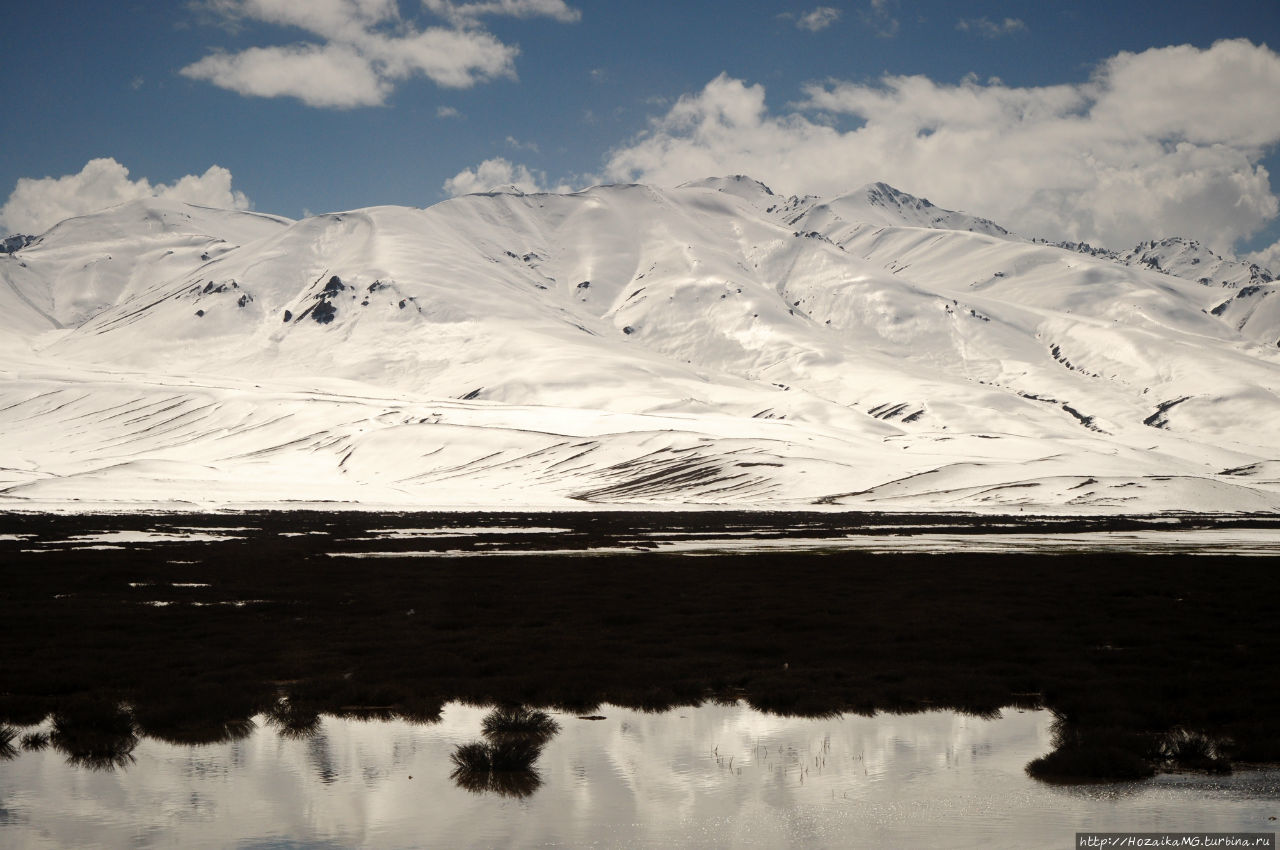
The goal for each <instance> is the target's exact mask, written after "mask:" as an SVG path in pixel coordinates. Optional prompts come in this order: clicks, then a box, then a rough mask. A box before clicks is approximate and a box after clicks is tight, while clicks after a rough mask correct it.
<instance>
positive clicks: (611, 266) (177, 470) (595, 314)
mask: <svg viewBox="0 0 1280 850" xmlns="http://www.w3.org/2000/svg"><path fill="white" fill-rule="evenodd" d="M1277 287H1278V285H1277V284H1276V283H1275V282H1274V281H1273V280H1272V278H1271V276H1270V274H1269V273H1267V272H1266V271H1265V270H1262V269H1258V268H1257V267H1256V266H1255V267H1249V266H1247V265H1245V264H1240V263H1237V262H1235V261H1232V260H1230V259H1228V258H1222V257H1219V256H1217V255H1215V254H1213V253H1212V252H1210V251H1208V250H1207V249H1204V248H1201V247H1200V246H1199V245H1197V244H1195V243H1190V242H1185V241H1182V240H1166V241H1165V242H1162V243H1148V244H1145V245H1142V246H1139V247H1138V248H1137V249H1135V251H1133V252H1129V253H1128V254H1124V255H1120V254H1111V253H1109V252H1102V251H1095V250H1093V249H1090V248H1089V247H1088V246H1081V245H1050V244H1045V243H1042V242H1038V241H1033V240H1028V239H1025V238H1022V237H1020V236H1018V235H1015V234H1013V233H1011V232H1009V231H1007V230H1005V229H1004V228H1003V227H1000V226H999V225H997V224H995V223H993V222H990V221H987V220H985V219H980V218H975V217H972V216H968V215H966V214H963V213H956V212H951V211H948V210H942V209H939V208H938V207H935V206H933V205H932V204H930V203H929V202H928V201H925V200H923V199H920V198H914V197H912V196H910V195H906V194H904V193H901V192H898V191H897V190H895V189H893V188H892V187H889V186H886V185H884V184H873V185H871V186H867V187H865V188H863V189H861V190H859V191H857V192H854V193H852V194H850V195H847V196H844V197H840V198H833V199H820V198H813V197H806V198H797V197H791V198H782V197H779V196H777V195H774V194H773V193H772V192H771V191H770V190H769V189H768V187H766V186H763V185H762V184H760V183H758V182H756V181H753V180H749V179H747V178H744V177H731V178H716V179H711V180H704V181H699V182H697V183H692V184H686V185H684V186H682V187H680V188H678V189H673V190H659V189H655V188H652V187H648V186H635V185H630V186H606V187H597V188H593V189H590V190H587V191H584V192H577V193H572V194H539V195H523V194H519V193H515V192H513V193H493V194H484V195H471V196H466V197H461V198H455V199H452V200H449V201H446V202H444V203H441V204H439V205H437V206H435V207H431V208H429V209H426V210H417V209H408V208H397V207H375V208H369V209H364V210H355V211H351V212H345V213H339V214H332V215H323V216H316V217H313V218H309V219H306V220H303V221H299V222H291V221H288V220H286V219H280V218H276V217H271V216H263V215H259V214H254V213H246V212H239V211H231V210H213V209H207V208H201V207H194V206H190V205H185V204H180V203H176V202H171V201H163V200H145V201H138V202H134V203H130V204H125V205H123V206H120V207H116V208H113V209H111V210H108V211H105V212H103V213H99V214H95V215H90V216H84V217H81V218H77V219H71V220H68V221H66V222H63V223H62V224H60V225H58V226H57V227H55V228H53V229H52V230H50V231H48V232H47V233H45V234H44V235H43V236H41V237H39V238H37V239H35V240H34V241H32V242H31V243H30V244H27V245H25V246H23V247H20V248H19V249H18V250H16V251H14V252H13V253H11V254H4V255H0V327H2V328H3V343H0V368H3V369H4V373H5V377H4V381H3V383H2V384H0V440H2V441H3V442H2V444H3V445H4V447H5V448H4V450H3V455H0V506H4V505H8V506H11V507H16V506H24V505H26V506H75V505H79V506H81V507H84V506H89V505H95V504H96V505H101V504H121V503H128V504H137V503H167V502H184V503H192V502H194V503H197V504H201V505H220V504H242V505H243V504H255V503H261V502H281V501H285V500H294V501H335V502H343V503H350V504H356V503H359V504H362V505H369V506H385V505H404V506H417V505H422V506H427V505H430V506H441V505H445V506H450V505H454V506H464V505H468V506H475V505H499V504H502V505H517V504H518V505H530V506H544V507H565V506H571V505H575V504H643V505H653V506H660V505H667V504H682V505H688V504H736V505H758V506H761V507H774V506H778V505H782V504H791V505H804V504H828V505H843V506H858V507H866V508H874V507H876V506H878V505H885V506H890V505H891V506H893V507H894V508H903V507H913V508H931V507H945V508H948V509H953V508H956V507H967V508H980V507H984V506H987V507H992V508H999V509H1006V510H1007V509H1008V508H1009V506H1012V505H1018V506H1033V507H1036V508H1042V509H1043V508H1047V507H1054V508H1056V509H1064V510H1088V511H1099V510H1123V511H1148V510H1229V511H1238V510H1263V511H1274V510H1277V509H1280V444H1278V443H1280V440H1278V439H1277V437H1276V433H1277V432H1276V428H1275V421H1276V419H1277V414H1280V395H1278V394H1280V347H1278V346H1280V297H1275V293H1276V289H1277Z"/></svg>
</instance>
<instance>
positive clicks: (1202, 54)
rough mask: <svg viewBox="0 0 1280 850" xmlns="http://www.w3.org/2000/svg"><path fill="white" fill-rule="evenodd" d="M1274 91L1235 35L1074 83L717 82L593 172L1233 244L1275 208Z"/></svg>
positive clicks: (913, 79) (1278, 126) (1269, 75)
mask: <svg viewBox="0 0 1280 850" xmlns="http://www.w3.org/2000/svg"><path fill="white" fill-rule="evenodd" d="M1277 91H1280V55H1277V54H1276V53H1275V51H1273V50H1271V49H1270V48H1268V47H1266V46H1265V45H1255V44H1252V43H1250V42H1249V41H1246V40H1234V41H1220V42H1218V43H1216V44H1214V45H1213V46H1212V47H1209V48H1207V49H1201V48H1196V47H1192V46H1178V47H1166V48H1155V49H1151V50H1147V51H1144V52H1142V53H1119V54H1116V55H1115V56H1113V57H1111V58H1109V59H1107V60H1106V61H1104V62H1103V63H1101V64H1100V65H1099V66H1098V67H1097V68H1096V69H1095V72H1094V74H1093V75H1092V77H1091V79H1089V80H1088V81H1087V82H1084V83H1079V84H1069V85H1057V86H1043V87H1014V86H1009V85H1006V84H1004V83H1003V82H1001V81H999V80H988V81H985V82H984V81H981V80H978V79H975V78H969V79H965V80H963V81H961V82H959V83H957V84H948V83H940V82H937V81H935V80H932V79H929V78H928V77H925V76H918V75H917V76H892V75H887V76H884V77H882V78H880V79H879V80H875V81H872V82H856V81H848V80H827V81H823V82H815V83H812V84H810V85H808V86H806V87H805V89H804V92H803V98H802V99H801V100H799V101H798V102H795V103H791V104H789V105H788V106H787V108H786V109H785V110H783V111H778V110H775V109H772V108H770V106H769V105H768V104H767V103H766V99H765V95H766V92H765V88H764V86H762V85H759V84H755V85H753V84H750V83H748V82H747V81H744V80H740V79H735V78H733V77H730V76H728V75H724V74H722V75H721V76H719V77H717V78H716V79H714V80H712V81H711V82H710V83H708V84H707V85H706V86H705V87H704V88H703V89H702V90H701V91H699V92H696V93H692V94H688V95H685V96H684V97H682V98H680V100H679V101H678V102H677V103H676V104H675V105H674V106H673V107H671V108H670V110H669V111H668V112H667V113H666V114H665V115H661V116H659V117H657V118H655V119H654V120H653V122H652V126H651V127H650V129H649V130H647V131H646V132H645V133H643V134H641V135H640V136H639V137H638V138H635V139H633V140H631V141H630V142H628V143H626V144H623V145H621V146H619V147H618V148H616V149H615V150H613V151H612V152H611V153H610V154H609V156H608V158H607V161H606V163H605V167H604V173H603V175H602V177H603V178H604V179H606V180H624V181H625V180H638V181H643V182H652V183H656V184H659V185H677V184H679V183H681V182H683V181H685V180H690V179H696V178H698V177H701V176H703V175H706V174H718V173H724V172H740V173H745V174H750V175H752V176H753V177H756V178H757V179H760V180H763V181H764V182H766V183H769V184H770V185H772V186H774V187H775V188H776V189H779V190H782V191H785V192H796V193H813V194H830V193H831V192H833V191H840V190H843V189H845V188H847V187H850V186H857V185H860V184H863V183H867V182H870V181H874V180H884V181H887V182H889V183H891V184H893V185H895V186H900V187H902V188H904V189H906V190H907V191H911V192H913V193H915V194H921V195H927V196H929V197H930V198H931V199H932V200H934V201H935V202H937V203H940V204H943V205H944V206H953V207H956V206H959V207H964V208H966V209H968V210H969V211H970V212H974V213H977V214H980V215H983V216H986V217H988V218H992V219H994V220H997V221H1001V222H1003V223H1005V224H1006V225H1008V226H1012V227H1015V228H1017V229H1018V230H1019V231H1020V232H1023V233H1028V234H1037V235H1041V236H1046V237H1051V238H1056V239H1072V240H1085V241H1090V242H1097V243H1100V244H1104V245H1107V246H1109V247H1115V246H1124V245H1129V244H1132V243H1134V242H1137V241H1139V240H1142V239H1147V238H1153V237H1163V236H1171V235H1188V236H1193V237H1195V238H1198V239H1202V240H1203V241H1205V242H1207V243H1208V244H1210V245H1212V246H1213V247H1214V248H1215V249H1221V250H1230V249H1231V248H1232V246H1233V245H1234V244H1235V243H1236V242H1237V241H1238V240H1240V239H1243V238H1247V237H1248V236H1250V235H1251V234H1254V233H1256V232H1258V231H1259V230H1260V229H1261V228H1262V227H1263V226H1264V225H1265V224H1266V223H1267V222H1268V221H1270V220H1271V219H1273V218H1274V217H1275V216H1276V214H1277V212H1278V210H1280V204H1278V201H1277V198H1276V195H1275V192H1274V191H1273V190H1272V187H1271V184H1270V180H1269V174H1268V173H1267V170H1266V169H1265V168H1264V167H1262V166H1261V165H1260V164H1259V161H1260V160H1261V158H1262V157H1263V156H1264V155H1265V154H1266V152H1267V151H1268V150H1269V149H1272V148H1274V147H1275V146H1276V145H1277V144H1278V143H1280V111H1278V110H1276V109H1275V94H1276V92H1277Z"/></svg>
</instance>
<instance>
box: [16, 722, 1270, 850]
mask: <svg viewBox="0 0 1280 850" xmlns="http://www.w3.org/2000/svg"><path fill="white" fill-rule="evenodd" d="M487 713H488V710H487V709H484V708H477V707H472V706H464V705H459V704H456V703H451V704H449V705H447V706H446V707H445V710H444V712H443V714H442V717H441V720H440V721H439V722H438V723H432V724H428V725H420V724H412V723H408V722H404V721H389V722H361V721H353V720H339V719H334V718H328V717H326V718H325V719H324V720H323V722H322V723H321V724H320V725H319V727H318V731H317V732H316V734H315V735H313V736H311V737H305V738H299V737H285V736H281V735H280V734H278V733H277V731H276V729H275V728H274V727H272V726H270V725H268V724H266V723H265V721H264V718H261V717H260V718H258V728H257V729H256V731H254V732H253V733H252V734H251V735H250V736H249V737H246V738H243V739H241V740H238V741H234V742H231V743H225V744H216V745H209V746H201V747H188V746H173V745H169V744H164V743H161V742H158V741H154V740H149V739H144V740H143V741H142V742H141V743H140V744H139V745H138V746H137V748H136V749H135V750H134V752H133V759H134V760H133V763H132V764H130V765H129V766H127V767H125V768H124V769H120V770H114V771H98V772H94V771H91V770H87V769H84V768H77V767H72V766H70V765H68V764H66V763H65V761H64V759H65V757H64V756H63V755H62V754H60V753H59V752H57V751H56V750H55V749H53V748H47V749H43V750H39V751H27V752H19V753H18V754H17V755H16V757H15V758H13V759H12V760H11V761H8V762H5V763H4V764H3V766H2V767H0V843H3V844H4V845H5V846H13V847H73V846H75V847H79V846H89V845H92V846H96V847H107V848H110V847H135V846H144V845H147V846H150V845H155V846H178V847H189V848H206V847H208V848H212V847H229V846H240V847H245V846H253V847H263V846H271V847H286V846H287V847H290V848H302V847H315V848H320V847H323V848H333V847H371V848H391V847H548V846H573V847H578V846H593V847H672V846H679V847H724V846H731V847H770V848H772V847H818V846H826V847H884V846H947V847H992V846H995V847H1028V846H1069V845H1070V843H1071V839H1072V837H1073V835H1074V833H1075V832H1076V831H1078V830H1093V831H1119V830H1125V831H1128V830H1156V829H1159V830H1178V831H1229V830H1251V831H1267V832H1270V831H1273V830H1274V829H1275V826H1274V822H1272V821H1269V820H1268V818H1269V817H1271V816H1275V815H1276V814H1277V813H1278V812H1280V771H1238V772H1237V773H1235V774H1234V775H1232V776H1229V777H1213V778H1210V777H1205V776H1191V775H1166V776H1159V777H1157V778H1155V779H1152V780H1147V781H1144V782H1131V783H1114V784H1105V785H1089V786H1054V785H1047V784H1044V783H1040V782H1036V781H1034V780H1032V779H1030V778H1028V777H1027V776H1026V774H1025V772H1024V767H1025V765H1026V763H1027V762H1028V761H1029V760H1031V759H1032V758H1034V757H1036V756H1038V755H1041V754H1043V753H1044V752H1046V751H1048V750H1049V749H1050V748H1051V742H1050V739H1051V731H1050V723H1051V720H1052V718H1051V716H1050V715H1049V714H1048V713H1047V712H1035V711H1027V712H1022V711H1017V710H1012V709H1010V710H1006V711H1005V712H1004V713H1003V714H1002V716H1000V717H998V718H991V719H983V718H977V717H972V716H966V715H961V714H956V713H954V712H949V711H936V712H928V713H923V714H912V715H877V716H875V717H861V716H852V715H846V716H841V717H834V718H823V719H797V718H784V717H778V716H774V715H769V714H763V713H760V712H757V711H754V710H752V709H750V708H748V707H746V706H744V705H741V704H734V705H716V704H707V705H704V706H701V707H698V708H681V709H676V710H672V711H668V712H663V713H658V714H651V713H644V712H640V711H636V710H631V709H621V708H617V707H612V706H605V707H602V708H601V709H600V710H599V711H598V712H597V713H596V715H595V717H597V718H599V719H584V718H578V717H575V716H573V715H571V714H555V715H553V716H554V719H555V720H556V721H557V722H558V723H559V725H560V731H559V733H558V734H556V735H555V736H554V737H553V738H551V740H550V741H548V742H547V743H546V744H545V745H544V746H543V747H542V748H541V750H540V754H539V757H538V760H537V761H536V763H535V767H534V770H535V771H536V776H535V777H533V778H532V780H530V778H529V777H528V776H526V777H524V778H523V779H521V780H520V781H517V782H512V783H510V784H506V785H503V784H501V783H499V784H498V785H497V786H494V787H491V788H490V790H484V791H478V792H477V791H469V790H466V788H465V787H464V785H465V784H466V783H463V782H461V781H460V780H459V779H458V778H457V777H456V776H455V775H452V774H453V773H454V771H453V764H452V763H451V761H450V755H451V753H453V752H454V751H455V749H456V748H457V747H458V746H459V745H462V744H465V743H468V742H472V741H477V740H483V738H482V735H481V727H482V722H483V719H484V717H485V715H486V714H487ZM471 784H472V787H476V784H475V783H471ZM481 785H483V783H481ZM504 789H505V790H504Z"/></svg>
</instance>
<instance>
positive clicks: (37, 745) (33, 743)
mask: <svg viewBox="0 0 1280 850" xmlns="http://www.w3.org/2000/svg"><path fill="white" fill-rule="evenodd" d="M48 748H49V733H48V732H28V733H27V734H25V735H23V736H22V749H24V750H26V751H27V752H29V753H38V752H40V751H41V750H46V749H48Z"/></svg>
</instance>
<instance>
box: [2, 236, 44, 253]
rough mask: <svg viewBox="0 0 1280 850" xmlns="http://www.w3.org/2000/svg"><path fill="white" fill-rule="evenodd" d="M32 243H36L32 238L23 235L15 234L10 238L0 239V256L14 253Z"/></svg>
mask: <svg viewBox="0 0 1280 850" xmlns="http://www.w3.org/2000/svg"><path fill="white" fill-rule="evenodd" d="M34 241H36V238H35V237H34V236H27V235H26V234H23V233H15V234H13V235H12V236H6V237H5V238H3V239H0V254H13V253H16V252H18V251H21V250H22V249H23V248H25V247H27V246H28V245H30V244H31V243H32V242H34Z"/></svg>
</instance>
